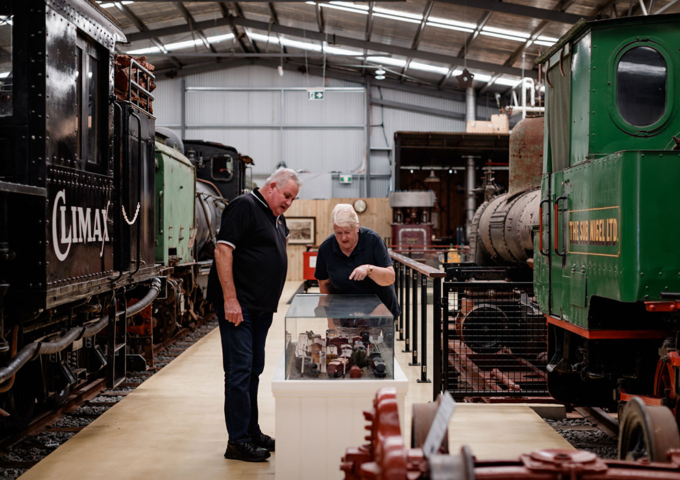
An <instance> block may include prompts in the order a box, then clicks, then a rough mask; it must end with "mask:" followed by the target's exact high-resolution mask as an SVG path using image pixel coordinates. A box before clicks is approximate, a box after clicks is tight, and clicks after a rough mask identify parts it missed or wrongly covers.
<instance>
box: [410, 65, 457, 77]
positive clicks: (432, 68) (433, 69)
mask: <svg viewBox="0 0 680 480" xmlns="http://www.w3.org/2000/svg"><path fill="white" fill-rule="evenodd" d="M409 68H412V69H414V70H421V71H423V72H434V73H439V74H442V75H446V74H447V73H449V69H448V68H444V67H437V66H435V65H428V64H426V63H419V62H411V64H410V65H409Z"/></svg>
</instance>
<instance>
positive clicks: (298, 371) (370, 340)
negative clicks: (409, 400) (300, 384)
mask: <svg viewBox="0 0 680 480" xmlns="http://www.w3.org/2000/svg"><path fill="white" fill-rule="evenodd" d="M285 351H286V354H285V359H286V361H285V368H286V380H303V379H304V380H318V379H323V380H327V379H342V378H344V379H357V380H359V379H383V378H387V379H393V378H394V317H393V316H392V313H391V312H390V311H389V310H388V309H387V307H386V306H385V305H384V304H383V303H382V302H381V301H380V299H378V297H377V296H376V295H310V294H308V295H303V294H300V295H296V296H295V298H294V299H293V302H292V304H291V306H290V308H289V310H288V313H287V314H286V350H285Z"/></svg>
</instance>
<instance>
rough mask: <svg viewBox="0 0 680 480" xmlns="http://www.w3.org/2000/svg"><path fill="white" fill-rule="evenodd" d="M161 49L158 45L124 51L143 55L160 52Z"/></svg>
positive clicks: (129, 53)
mask: <svg viewBox="0 0 680 480" xmlns="http://www.w3.org/2000/svg"><path fill="white" fill-rule="evenodd" d="M160 51H161V49H160V48H158V47H149V48H140V49H139V50H130V51H129V52H125V53H127V54H128V55H145V54H147V53H160Z"/></svg>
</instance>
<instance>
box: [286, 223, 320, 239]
mask: <svg viewBox="0 0 680 480" xmlns="http://www.w3.org/2000/svg"><path fill="white" fill-rule="evenodd" d="M286 225H288V230H290V237H288V243H289V244H290V245H307V244H314V239H315V238H316V218H314V217H286Z"/></svg>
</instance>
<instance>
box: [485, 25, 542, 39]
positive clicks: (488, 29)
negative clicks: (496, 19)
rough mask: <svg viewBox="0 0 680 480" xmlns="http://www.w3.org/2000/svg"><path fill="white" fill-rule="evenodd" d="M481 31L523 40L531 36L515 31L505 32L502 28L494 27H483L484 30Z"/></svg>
mask: <svg viewBox="0 0 680 480" xmlns="http://www.w3.org/2000/svg"><path fill="white" fill-rule="evenodd" d="M482 31H484V32H493V33H500V34H503V35H507V36H509V37H520V38H524V39H527V38H529V37H531V34H529V33H525V32H518V31H516V30H506V29H504V28H496V27H484V28H482Z"/></svg>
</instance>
